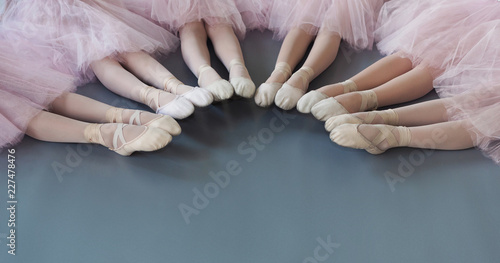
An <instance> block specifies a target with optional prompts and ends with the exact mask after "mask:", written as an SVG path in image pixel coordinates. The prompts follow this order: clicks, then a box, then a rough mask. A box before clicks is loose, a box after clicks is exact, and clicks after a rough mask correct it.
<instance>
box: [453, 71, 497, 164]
mask: <svg viewBox="0 0 500 263" xmlns="http://www.w3.org/2000/svg"><path fill="white" fill-rule="evenodd" d="M499 83H500V78H498V77H497V78H496V80H495V81H493V82H492V81H487V82H484V81H477V80H476V83H475V84H471V86H470V89H469V90H468V91H466V92H465V93H462V94H460V95H457V96H454V97H452V98H450V99H447V100H446V102H447V103H446V107H447V110H448V115H449V118H450V120H460V121H465V127H466V128H467V129H468V131H469V133H470V134H471V138H472V139H473V141H474V143H475V145H476V146H477V147H478V148H479V149H481V150H482V151H483V153H484V154H485V155H487V156H488V157H490V158H491V159H492V160H493V161H495V162H496V163H497V164H500V121H499V116H498V113H499V112H500V84H499Z"/></svg>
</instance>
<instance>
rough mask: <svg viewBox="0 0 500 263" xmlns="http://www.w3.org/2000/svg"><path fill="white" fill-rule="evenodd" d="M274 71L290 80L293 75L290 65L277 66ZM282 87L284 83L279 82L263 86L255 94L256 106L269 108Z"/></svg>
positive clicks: (281, 63) (280, 64) (282, 63)
mask: <svg viewBox="0 0 500 263" xmlns="http://www.w3.org/2000/svg"><path fill="white" fill-rule="evenodd" d="M274 71H276V72H278V73H280V74H282V75H283V77H284V78H285V79H288V78H289V77H290V75H291V74H292V69H291V68H290V65H288V63H285V62H280V63H278V64H276V67H275V68H274ZM274 71H273V72H274ZM282 86H283V83H278V82H275V83H263V84H261V85H260V86H259V88H258V89H257V92H256V93H255V104H257V105H258V106H260V107H269V106H270V105H271V104H272V103H273V101H274V98H275V97H276V93H278V90H279V89H281V87H282Z"/></svg>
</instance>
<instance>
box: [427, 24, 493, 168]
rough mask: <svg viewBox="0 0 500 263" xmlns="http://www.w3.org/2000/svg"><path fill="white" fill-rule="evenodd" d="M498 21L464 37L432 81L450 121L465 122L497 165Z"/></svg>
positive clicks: (476, 28)
mask: <svg viewBox="0 0 500 263" xmlns="http://www.w3.org/2000/svg"><path fill="white" fill-rule="evenodd" d="M498 43H500V19H499V20H493V21H489V22H485V23H482V24H481V25H479V26H477V27H475V28H473V29H471V31H470V32H468V33H466V34H464V35H463V36H462V38H461V40H460V41H459V43H458V45H457V46H456V47H455V48H454V50H452V52H451V53H452V54H453V56H454V59H452V60H450V62H449V63H450V64H451V66H449V67H447V69H446V71H445V72H444V73H443V74H441V75H440V76H438V77H437V78H436V79H435V80H434V86H435V89H436V91H437V93H438V94H439V95H440V96H441V97H451V98H450V99H448V100H446V101H447V102H448V103H447V105H446V106H447V108H448V116H449V118H450V119H451V120H464V121H466V123H467V127H468V129H469V132H470V133H471V137H472V138H473V140H474V141H475V143H476V145H477V146H478V148H480V149H481V150H483V152H484V153H485V154H486V155H488V156H489V157H490V158H492V159H493V160H494V161H495V162H497V163H500V121H499V120H500V119H499V113H500V45H498Z"/></svg>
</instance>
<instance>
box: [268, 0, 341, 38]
mask: <svg viewBox="0 0 500 263" xmlns="http://www.w3.org/2000/svg"><path fill="white" fill-rule="evenodd" d="M272 2H273V5H272V7H271V11H270V13H269V29H270V30H272V31H274V33H275V34H274V36H275V38H277V39H282V38H284V37H285V36H286V34H287V33H288V32H289V31H290V30H291V29H293V28H300V29H302V30H305V31H306V33H308V34H310V35H316V34H317V33H318V31H319V29H320V27H321V25H322V24H323V22H324V17H325V13H326V11H327V10H328V9H329V7H330V6H331V4H332V0H274V1H272Z"/></svg>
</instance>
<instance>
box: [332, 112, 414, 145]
mask: <svg viewBox="0 0 500 263" xmlns="http://www.w3.org/2000/svg"><path fill="white" fill-rule="evenodd" d="M398 124H399V116H398V115H397V113H396V112H395V111H394V110H385V111H371V112H359V113H354V114H342V115H338V116H334V117H331V118H329V119H328V120H327V121H326V123H325V129H326V130H327V131H328V132H330V139H331V140H332V141H333V142H335V143H337V144H339V145H341V146H344V147H349V148H354V149H364V150H366V151H367V152H369V153H371V154H381V153H383V152H385V151H386V150H388V149H390V148H394V147H404V146H408V145H409V144H410V142H411V138H412V136H411V132H410V129H409V128H408V127H403V126H396V125H398Z"/></svg>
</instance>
